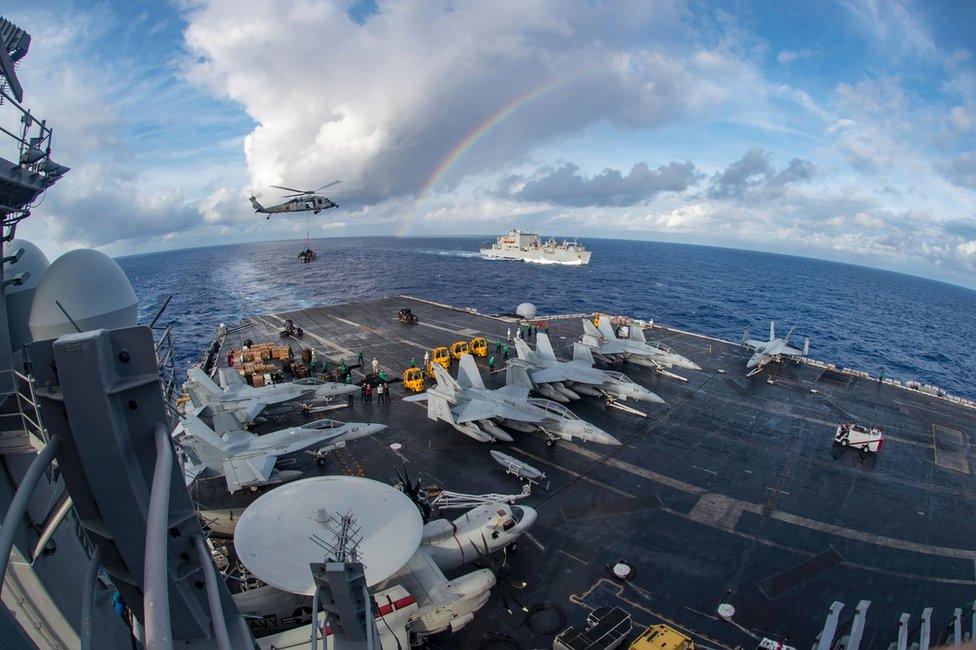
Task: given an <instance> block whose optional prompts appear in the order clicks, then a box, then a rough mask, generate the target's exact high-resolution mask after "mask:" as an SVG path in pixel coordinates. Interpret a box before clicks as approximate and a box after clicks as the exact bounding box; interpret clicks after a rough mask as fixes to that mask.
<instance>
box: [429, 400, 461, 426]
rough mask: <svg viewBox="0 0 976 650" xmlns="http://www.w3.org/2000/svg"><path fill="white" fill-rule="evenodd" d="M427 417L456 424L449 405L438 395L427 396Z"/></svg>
mask: <svg viewBox="0 0 976 650" xmlns="http://www.w3.org/2000/svg"><path fill="white" fill-rule="evenodd" d="M427 417H428V418H430V419H431V420H441V421H442V422H449V423H450V424H456V422H455V421H454V414H453V413H451V405H450V404H448V403H447V400H446V399H444V398H443V397H441V396H440V395H429V396H428V398H427Z"/></svg>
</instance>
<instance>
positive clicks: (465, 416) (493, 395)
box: [404, 355, 620, 445]
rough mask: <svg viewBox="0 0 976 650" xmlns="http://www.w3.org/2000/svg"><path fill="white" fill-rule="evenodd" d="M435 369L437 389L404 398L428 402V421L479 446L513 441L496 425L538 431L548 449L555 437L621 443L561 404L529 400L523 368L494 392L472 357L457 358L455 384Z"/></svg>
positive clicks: (510, 370) (514, 368)
mask: <svg viewBox="0 0 976 650" xmlns="http://www.w3.org/2000/svg"><path fill="white" fill-rule="evenodd" d="M433 370H434V379H435V380H436V383H435V385H434V386H432V387H431V388H429V389H428V390H427V391H426V392H425V393H421V394H419V395H412V396H410V397H405V398H404V399H405V400H407V401H410V402H419V401H426V402H427V417H428V418H430V419H431V420H441V421H443V422H447V423H448V424H450V425H451V426H452V427H454V428H455V429H457V430H458V431H460V432H461V433H463V434H465V435H467V436H470V437H472V438H474V439H475V440H478V441H480V442H492V441H494V440H503V441H505V442H511V441H512V436H511V435H510V434H509V433H507V432H506V431H504V430H503V429H502V428H501V427H500V426H499V424H503V425H505V426H506V427H508V428H511V429H515V430H516V431H524V432H530V431H536V430H539V431H542V432H543V433H545V434H546V438H547V440H548V441H549V442H550V444H551V443H552V442H553V441H555V440H556V439H557V438H563V439H567V440H571V439H573V438H578V439H580V440H588V441H591V442H598V443H601V444H610V445H614V444H620V443H619V442H618V441H617V439H616V438H614V437H613V436H611V435H610V434H608V433H606V432H605V431H603V430H601V429H599V428H598V427H595V426H593V425H592V424H589V423H588V422H585V421H583V420H581V419H580V418H579V417H578V416H577V415H576V414H574V413H573V412H572V411H570V410H569V409H567V408H566V407H564V406H562V405H561V404H557V403H555V402H552V401H549V400H542V399H535V398H531V397H529V391H530V389H531V388H532V381H531V380H530V379H529V376H528V373H527V372H526V370H525V368H524V367H522V366H519V365H514V364H512V365H509V366H508V368H507V370H506V374H505V385H504V386H502V387H501V388H498V389H496V390H489V389H488V388H486V387H485V384H484V381H483V380H482V378H481V374H480V373H479V372H478V366H477V365H476V364H475V362H474V358H473V357H472V356H471V355H464V356H462V357H461V360H460V362H459V365H458V376H457V379H454V378H453V377H451V375H450V373H448V372H447V371H446V370H444V368H442V367H440V366H438V365H437V364H434V365H433Z"/></svg>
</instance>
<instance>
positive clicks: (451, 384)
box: [431, 357, 463, 399]
mask: <svg viewBox="0 0 976 650" xmlns="http://www.w3.org/2000/svg"><path fill="white" fill-rule="evenodd" d="M462 358H463V357H462ZM431 366H432V367H433V369H434V381H436V382H437V387H438V388H439V389H440V390H441V391H442V392H444V393H447V394H448V396H449V397H450V398H451V399H453V398H454V396H455V395H457V394H458V393H459V392H460V391H461V385H460V384H459V383H457V382H456V381H455V380H454V377H452V376H451V373H449V372H448V371H447V370H445V369H444V367H443V366H441V364H439V363H434V364H431Z"/></svg>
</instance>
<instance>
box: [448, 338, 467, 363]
mask: <svg viewBox="0 0 976 650" xmlns="http://www.w3.org/2000/svg"><path fill="white" fill-rule="evenodd" d="M466 354H471V350H470V349H468V342H467V341H455V342H454V343H453V344H451V358H452V359H460V358H461V357H463V356H464V355H466Z"/></svg>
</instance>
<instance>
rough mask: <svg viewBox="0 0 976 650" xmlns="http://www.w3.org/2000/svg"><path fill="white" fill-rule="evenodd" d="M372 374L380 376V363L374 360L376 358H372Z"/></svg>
mask: <svg viewBox="0 0 976 650" xmlns="http://www.w3.org/2000/svg"><path fill="white" fill-rule="evenodd" d="M373 374H374V375H378V374H380V362H379V361H378V360H377V359H376V357H373Z"/></svg>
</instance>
